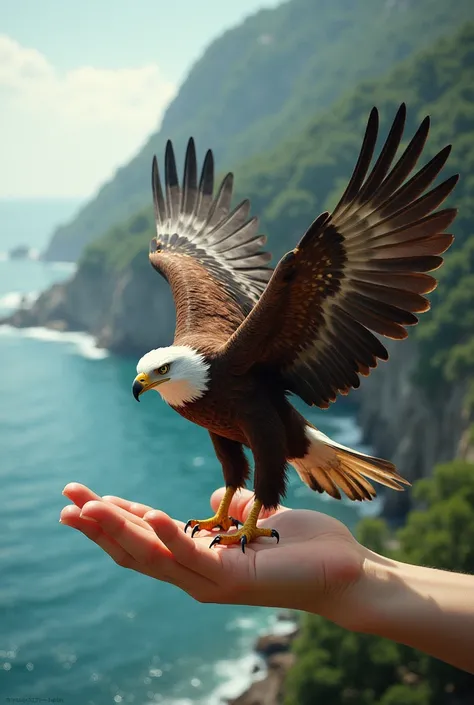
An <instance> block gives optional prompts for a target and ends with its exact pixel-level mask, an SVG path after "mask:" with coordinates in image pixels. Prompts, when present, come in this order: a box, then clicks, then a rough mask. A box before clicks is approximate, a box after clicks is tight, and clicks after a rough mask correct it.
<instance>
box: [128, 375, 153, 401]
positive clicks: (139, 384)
mask: <svg viewBox="0 0 474 705" xmlns="http://www.w3.org/2000/svg"><path fill="white" fill-rule="evenodd" d="M150 386H151V383H150V378H149V376H148V375H147V374H145V373H144V372H142V373H141V374H139V375H137V376H136V377H135V379H134V380H133V386H132V394H133V396H134V397H135V399H136V400H137V401H140V399H139V398H138V397H139V396H140V394H143V392H146V390H147V389H150Z"/></svg>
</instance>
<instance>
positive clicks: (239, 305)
mask: <svg viewBox="0 0 474 705" xmlns="http://www.w3.org/2000/svg"><path fill="white" fill-rule="evenodd" d="M152 188H153V202H154V208H155V221H156V231H157V235H156V237H155V238H153V240H152V241H151V243H150V255H149V256H150V261H151V264H152V265H153V267H154V268H155V269H156V270H158V271H159V272H160V274H162V275H163V276H164V277H165V279H167V281H168V282H169V284H170V286H171V289H172V293H173V297H174V301H175V306H176V332H175V342H176V341H178V340H179V339H180V338H182V337H183V335H189V334H195V333H203V334H209V333H212V335H213V336H214V337H219V335H220V336H222V337H223V339H226V338H228V337H229V335H231V333H233V332H234V331H235V329H236V328H237V327H238V325H239V324H240V323H241V322H242V321H243V320H244V318H245V316H246V315H247V314H248V313H249V311H250V310H251V309H252V307H253V306H254V304H255V303H256V302H257V300H258V298H259V296H260V294H261V293H262V291H263V290H264V288H265V286H266V284H267V282H268V280H269V279H270V276H271V274H272V269H270V268H268V267H266V266H265V265H266V264H267V263H268V261H269V260H270V259H271V255H270V253H268V252H264V251H263V250H262V246H263V245H264V244H265V242H266V237H265V236H264V235H258V233H257V231H258V219H257V218H255V217H254V218H249V212H250V202H249V201H248V200H244V201H242V202H241V203H239V204H238V205H237V206H236V207H235V208H234V209H233V210H231V209H230V207H231V198H232V190H233V175H232V174H231V173H229V174H227V175H226V176H225V178H224V179H223V181H222V183H221V184H220V187H219V189H218V191H217V194H216V196H215V197H214V196H213V191H214V158H213V154H212V151H211V150H209V151H208V152H207V153H206V156H205V159H204V162H203V166H202V171H201V175H200V179H199V183H198V171H197V160H196V149H195V145H194V140H193V139H192V138H191V139H190V140H189V142H188V146H187V150H186V158H185V165H184V175H183V181H182V185H180V184H179V181H178V174H177V169H176V160H175V155H174V150H173V145H172V143H171V142H170V141H168V143H167V145H166V151H165V189H164V192H163V189H162V186H161V181H160V175H159V171H158V163H157V160H156V157H155V158H154V159H153V167H152Z"/></svg>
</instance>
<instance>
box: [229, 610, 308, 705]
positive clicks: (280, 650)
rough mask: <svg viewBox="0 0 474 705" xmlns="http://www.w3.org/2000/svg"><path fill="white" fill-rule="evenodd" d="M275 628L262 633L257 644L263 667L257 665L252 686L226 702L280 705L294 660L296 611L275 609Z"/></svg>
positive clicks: (296, 626) (251, 704)
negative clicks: (293, 646)
mask: <svg viewBox="0 0 474 705" xmlns="http://www.w3.org/2000/svg"><path fill="white" fill-rule="evenodd" d="M276 619H277V622H276V625H275V629H274V630H271V631H267V632H266V633H264V634H262V635H260V636H259V637H258V638H257V639H256V641H255V644H254V649H253V651H254V654H255V655H256V656H257V657H259V659H260V660H261V664H262V665H261V666H258V667H254V670H253V673H252V674H250V677H251V683H250V685H249V686H248V687H247V688H246V689H245V690H244V691H243V692H242V693H241V694H240V695H239V696H237V697H235V698H230V699H227V701H226V705H279V703H280V702H281V698H282V694H283V686H284V682H285V677H286V674H287V673H288V671H289V669H290V668H291V666H292V665H293V664H294V662H295V656H294V654H293V653H292V651H291V647H292V644H293V641H294V639H295V638H296V637H297V636H298V633H299V631H300V628H299V626H298V623H297V621H296V613H292V612H288V611H277V612H276Z"/></svg>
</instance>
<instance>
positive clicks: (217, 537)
mask: <svg viewBox="0 0 474 705" xmlns="http://www.w3.org/2000/svg"><path fill="white" fill-rule="evenodd" d="M220 542H221V537H220V536H219V534H218V535H217V536H215V537H214V538H213V539H212V541H211V543H210V544H209V548H212V547H213V546H216V545H217V544H218V543H220Z"/></svg>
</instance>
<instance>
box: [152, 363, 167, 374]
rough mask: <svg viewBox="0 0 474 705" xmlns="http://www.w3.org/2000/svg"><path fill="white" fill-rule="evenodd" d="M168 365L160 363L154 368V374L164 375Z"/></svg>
mask: <svg viewBox="0 0 474 705" xmlns="http://www.w3.org/2000/svg"><path fill="white" fill-rule="evenodd" d="M169 370H170V366H169V365H168V364H166V365H161V367H158V368H157V369H156V370H154V372H155V374H157V375H165V374H166V373H167V372H169Z"/></svg>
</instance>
